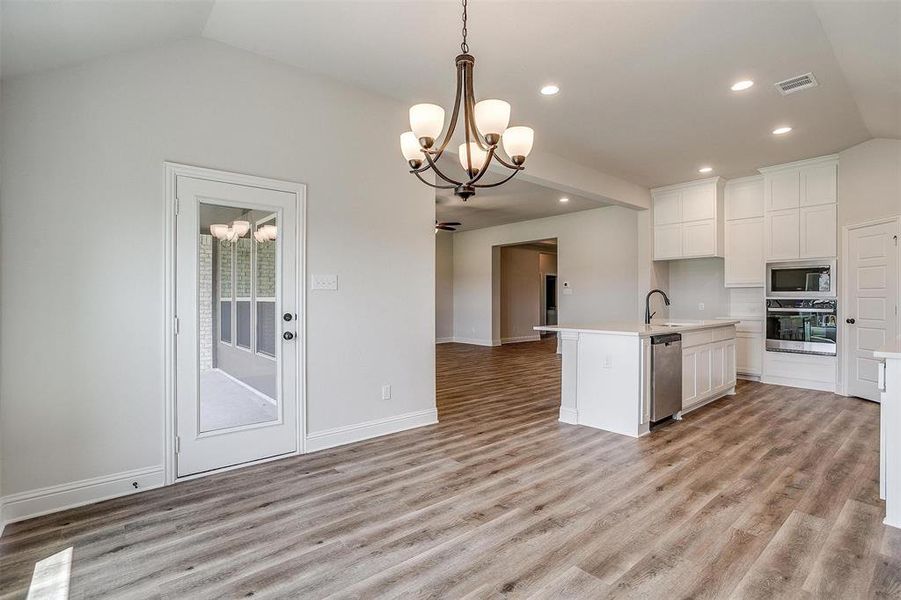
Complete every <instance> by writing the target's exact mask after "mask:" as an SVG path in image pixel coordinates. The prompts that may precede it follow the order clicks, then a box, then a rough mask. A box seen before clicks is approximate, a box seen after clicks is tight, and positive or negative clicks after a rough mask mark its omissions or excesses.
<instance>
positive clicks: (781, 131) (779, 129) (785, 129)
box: [773, 126, 792, 135]
mask: <svg viewBox="0 0 901 600" xmlns="http://www.w3.org/2000/svg"><path fill="white" fill-rule="evenodd" d="M791 130H792V128H791V127H788V126H785V127H777V128H776V129H774V130H773V135H785V134H786V133H788V132H789V131H791Z"/></svg>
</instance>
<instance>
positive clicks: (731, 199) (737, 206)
mask: <svg viewBox="0 0 901 600" xmlns="http://www.w3.org/2000/svg"><path fill="white" fill-rule="evenodd" d="M725 206H726V226H725V235H726V251H725V259H726V260H725V284H726V287H762V286H763V284H764V271H765V263H764V258H763V254H764V219H763V213H764V210H763V176H761V175H758V176H756V177H745V178H742V179H734V180H732V181H729V182H728V183H726V191H725Z"/></svg>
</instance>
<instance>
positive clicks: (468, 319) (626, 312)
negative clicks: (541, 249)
mask: <svg viewBox="0 0 901 600" xmlns="http://www.w3.org/2000/svg"><path fill="white" fill-rule="evenodd" d="M636 231H637V212H636V211H634V210H631V209H626V208H621V207H616V206H611V207H606V208H598V209H594V210H588V211H582V212H577V213H571V214H567V215H561V216H557V217H549V218H546V219H535V220H532V221H524V222H521V223H512V224H510V225H501V226H498V227H489V228H486V229H477V230H474V231H463V232H459V233H456V234H454V337H455V338H457V339H458V340H459V341H467V342H471V343H478V344H486V345H488V344H492V343H494V344H496V343H499V342H500V339H499V338H500V327H499V325H500V322H499V320H497V321H495V322H493V321H492V314H494V315H495V316H497V314H498V312H499V311H498V310H497V306H493V305H494V304H496V303H495V299H496V298H497V297H498V296H499V294H498V293H497V292H498V290H496V289H495V290H494V292H495V293H494V295H493V294H492V291H493V287H494V285H493V281H494V280H493V278H492V270H493V269H494V270H495V271H496V270H497V268H498V265H499V254H500V253H499V252H498V251H497V248H496V246H499V245H508V244H515V243H519V242H531V241H537V240H542V239H547V238H557V253H558V254H557V285H558V304H559V322H560V323H561V324H572V323H576V322H583V323H584V322H597V321H599V320H622V319H628V320H634V319H635V318H636V315H637V314H638V310H637V308H636V303H637V298H638V286H637V277H636V273H637V272H638V244H637V241H636ZM564 281H568V282H569V284H570V287H571V289H572V295H565V294H563V293H562V291H563V287H562V286H563V282H564ZM493 308H494V310H492V309H493Z"/></svg>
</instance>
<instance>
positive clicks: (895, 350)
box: [873, 337, 901, 359]
mask: <svg viewBox="0 0 901 600" xmlns="http://www.w3.org/2000/svg"><path fill="white" fill-rule="evenodd" d="M873 356H875V357H876V358H898V359H901V337H896V338H895V339H893V340H889V341H888V342H886V343H885V344H884V345H883V346H882V348H880V349H879V350H877V351H876V352H874V353H873Z"/></svg>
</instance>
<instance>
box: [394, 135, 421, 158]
mask: <svg viewBox="0 0 901 600" xmlns="http://www.w3.org/2000/svg"><path fill="white" fill-rule="evenodd" d="M400 151H401V153H403V155H404V158H406V159H407V160H424V159H425V157H424V156H423V155H422V147H421V146H420V145H419V140H418V139H417V138H416V134H415V133H413V132H412V131H408V132H406V133H402V134H400Z"/></svg>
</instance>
